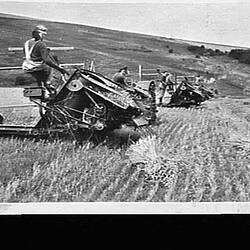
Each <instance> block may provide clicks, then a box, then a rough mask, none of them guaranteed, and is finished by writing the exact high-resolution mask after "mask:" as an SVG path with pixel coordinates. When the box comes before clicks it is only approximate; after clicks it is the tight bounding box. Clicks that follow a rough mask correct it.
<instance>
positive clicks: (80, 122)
mask: <svg viewBox="0 0 250 250" xmlns="http://www.w3.org/2000/svg"><path fill="white" fill-rule="evenodd" d="M48 93H49V92H48V91H47V89H46V87H44V86H37V85H36V86H33V85H29V86H26V87H24V89H23V96H24V97H25V98H26V99H27V100H29V103H30V104H27V106H30V110H29V111H28V114H27V113H26V114H25V116H26V117H21V119H20V122H18V119H15V117H14V119H12V121H11V122H8V117H9V116H11V114H12V113H13V111H11V112H12V113H11V112H9V113H8V112H7V113H5V114H4V113H3V112H2V110H4V107H3V109H2V110H1V109H0V112H1V113H2V115H0V123H1V124H0V136H12V135H16V136H25V137H35V138H47V137H54V136H63V137H64V136H66V137H68V136H70V137H73V138H74V139H76V140H78V141H82V140H87V139H93V140H94V141H96V142H99V141H102V140H104V139H105V138H107V137H108V136H109V135H110V134H112V135H114V133H115V132H117V131H118V132H117V133H118V134H119V133H120V132H119V131H120V130H122V129H124V128H126V133H128V134H129V137H130V136H131V138H132V137H133V136H135V137H138V136H140V131H144V133H145V131H147V127H148V126H149V125H150V124H152V123H153V122H154V120H155V118H156V108H155V83H154V81H151V82H150V84H149V89H148V90H143V89H141V88H139V87H137V86H133V87H123V86H119V85H118V84H117V83H115V82H113V81H112V80H110V79H109V78H107V77H105V76H104V75H102V74H100V73H96V72H94V71H91V70H87V69H82V68H76V69H74V71H73V73H72V74H71V76H70V77H68V79H67V80H66V79H64V81H62V82H61V84H60V85H59V86H58V88H57V89H56V92H54V93H50V94H49V95H48ZM32 105H33V106H32ZM23 106H25V105H23ZM7 108H8V107H7ZM23 108H24V107H23ZM5 110H6V109H5ZM7 110H8V109H7ZM21 110H22V108H21ZM34 113H35V115H34V116H33V118H32V115H33V114H34ZM17 123H19V124H17ZM127 131H129V132H127ZM114 136H116V135H114Z"/></svg>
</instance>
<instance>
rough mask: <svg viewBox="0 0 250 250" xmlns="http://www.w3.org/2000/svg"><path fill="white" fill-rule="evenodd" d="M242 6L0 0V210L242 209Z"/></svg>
mask: <svg viewBox="0 0 250 250" xmlns="http://www.w3.org/2000/svg"><path fill="white" fill-rule="evenodd" d="M249 13H250V1H247V0H217V1H216V0H202V1H198V0H179V1H174V0H158V1H153V0H129V1H125V0H93V1H90V0H82V1H80V0H55V1H54V0H44V1H43V0H41V1H38V0H37V1H31V0H19V1H18V0H15V1H14V0H1V1H0V214H20V213H21V214H25V213H28V214H33V213H39V214H41V213H42V214H43V213H45V214H47V213H52V214H56V213H59V214H64V213H73V214H74V213H77V214H78V213H83V214H98V213H102V214H105V213H125V214H130V213H132V214H136V213H139V214H140V213H145V214H148V213H149V214H150V213H163V214H165V213H167V214H168V213H171V214H172V213H178V214H180V213H187V214H189V213H202V214H204V213H215V214H217V213H219V214H226V213H250V203H249V202H250V25H249V23H250V15H249Z"/></svg>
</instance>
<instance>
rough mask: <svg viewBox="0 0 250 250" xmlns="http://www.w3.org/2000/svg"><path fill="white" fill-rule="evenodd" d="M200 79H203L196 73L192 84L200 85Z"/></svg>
mask: <svg viewBox="0 0 250 250" xmlns="http://www.w3.org/2000/svg"><path fill="white" fill-rule="evenodd" d="M202 81H203V79H202V77H201V76H200V75H197V76H196V77H195V82H194V85H195V86H200V85H201V84H202Z"/></svg>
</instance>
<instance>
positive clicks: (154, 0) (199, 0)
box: [0, 0, 249, 3]
mask: <svg viewBox="0 0 250 250" xmlns="http://www.w3.org/2000/svg"><path fill="white" fill-rule="evenodd" d="M248 1H249V0H0V2H50V3H53V2H60V3H73V2H81V3H177V2H180V3H232V2H233V3H242V2H248Z"/></svg>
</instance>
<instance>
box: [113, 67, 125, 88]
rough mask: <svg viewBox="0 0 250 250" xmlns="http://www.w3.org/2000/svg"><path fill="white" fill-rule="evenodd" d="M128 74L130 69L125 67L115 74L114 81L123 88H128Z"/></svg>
mask: <svg viewBox="0 0 250 250" xmlns="http://www.w3.org/2000/svg"><path fill="white" fill-rule="evenodd" d="M127 74H128V67H127V66H125V67H123V68H121V69H119V71H118V72H117V73H115V74H114V76H113V81H114V82H116V83H118V84H119V85H121V86H126V85H127V84H126V76H127Z"/></svg>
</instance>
